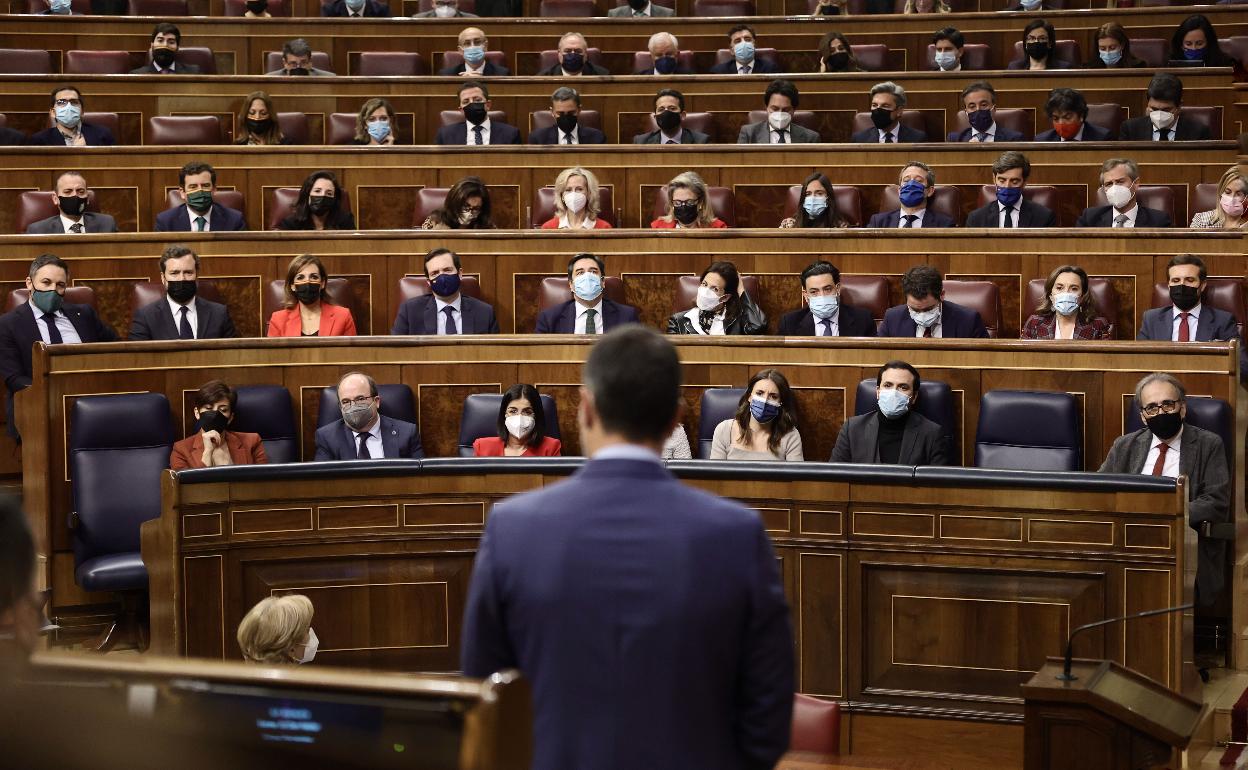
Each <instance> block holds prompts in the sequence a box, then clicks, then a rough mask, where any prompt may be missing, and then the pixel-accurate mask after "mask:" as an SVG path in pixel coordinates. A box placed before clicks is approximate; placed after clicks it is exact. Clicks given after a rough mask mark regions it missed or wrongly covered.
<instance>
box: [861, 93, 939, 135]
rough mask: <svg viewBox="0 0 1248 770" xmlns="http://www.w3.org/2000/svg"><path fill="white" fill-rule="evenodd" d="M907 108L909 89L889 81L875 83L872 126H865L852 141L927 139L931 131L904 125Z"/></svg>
mask: <svg viewBox="0 0 1248 770" xmlns="http://www.w3.org/2000/svg"><path fill="white" fill-rule="evenodd" d="M905 111H906V89H904V88H902V87H901V86H899V85H897V84H896V83H893V82H892V81H886V82H884V83H876V84H875V85H874V86H872V87H871V123H872V124H873V127H872V128H867V129H863V130H862V131H859V132H858V133H856V134H854V135H853V136H852V137H850V141H852V142H862V143H864V144H896V143H897V142H926V141H927V134H925V133H923V132H922V131H919V130H918V129H915V128H911V127H909V126H905V125H902V123H901V114H902V113H903V112H905Z"/></svg>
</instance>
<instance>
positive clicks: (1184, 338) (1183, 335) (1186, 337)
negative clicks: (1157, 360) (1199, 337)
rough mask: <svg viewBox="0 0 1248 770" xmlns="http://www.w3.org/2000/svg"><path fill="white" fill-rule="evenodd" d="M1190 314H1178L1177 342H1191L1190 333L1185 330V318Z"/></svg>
mask: <svg viewBox="0 0 1248 770" xmlns="http://www.w3.org/2000/svg"><path fill="white" fill-rule="evenodd" d="M1190 315H1191V313H1179V342H1191V341H1192V335H1191V332H1189V331H1188V330H1187V318H1188V316H1190Z"/></svg>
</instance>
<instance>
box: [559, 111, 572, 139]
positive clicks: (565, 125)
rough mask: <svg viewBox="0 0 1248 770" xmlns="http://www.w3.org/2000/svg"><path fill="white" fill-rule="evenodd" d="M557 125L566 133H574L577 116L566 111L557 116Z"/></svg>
mask: <svg viewBox="0 0 1248 770" xmlns="http://www.w3.org/2000/svg"><path fill="white" fill-rule="evenodd" d="M555 125H556V126H558V127H559V130H560V131H562V132H563V133H565V134H570V133H572V129H574V128H576V116H575V115H569V114H567V113H564V114H562V115H556V116H555Z"/></svg>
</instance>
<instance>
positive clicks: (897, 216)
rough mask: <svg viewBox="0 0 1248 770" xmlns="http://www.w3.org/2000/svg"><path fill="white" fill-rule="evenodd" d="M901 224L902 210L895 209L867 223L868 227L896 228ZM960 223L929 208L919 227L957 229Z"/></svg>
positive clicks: (873, 215) (876, 215) (882, 212)
mask: <svg viewBox="0 0 1248 770" xmlns="http://www.w3.org/2000/svg"><path fill="white" fill-rule="evenodd" d="M900 223H901V209H893V210H892V211H881V212H880V213H878V214H872V215H871V220H870V221H869V222H867V227H896V226H897V225H898V224H900ZM957 226H958V223H957V222H955V221H953V220H952V219H950V218H949V217H948V215H945V214H942V213H940V212H939V211H936V210H935V209H933V208H932V207H931V206H928V207H927V211H925V212H923V219H921V220H920V221H919V227H921V228H923V227H957Z"/></svg>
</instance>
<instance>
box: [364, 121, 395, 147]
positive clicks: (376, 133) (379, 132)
mask: <svg viewBox="0 0 1248 770" xmlns="http://www.w3.org/2000/svg"><path fill="white" fill-rule="evenodd" d="M368 135H369V136H371V137H372V138H373V139H375V140H376V141H378V142H381V141H385V138H386V137H387V136H390V121H388V120H372V121H369V123H368Z"/></svg>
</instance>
